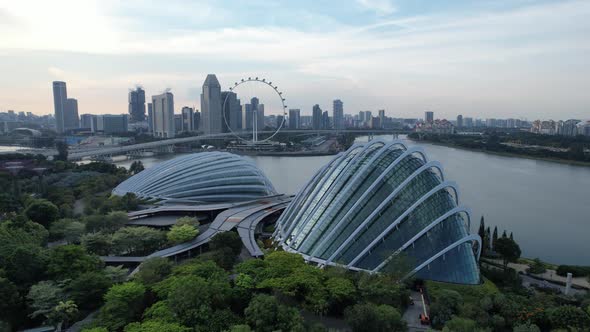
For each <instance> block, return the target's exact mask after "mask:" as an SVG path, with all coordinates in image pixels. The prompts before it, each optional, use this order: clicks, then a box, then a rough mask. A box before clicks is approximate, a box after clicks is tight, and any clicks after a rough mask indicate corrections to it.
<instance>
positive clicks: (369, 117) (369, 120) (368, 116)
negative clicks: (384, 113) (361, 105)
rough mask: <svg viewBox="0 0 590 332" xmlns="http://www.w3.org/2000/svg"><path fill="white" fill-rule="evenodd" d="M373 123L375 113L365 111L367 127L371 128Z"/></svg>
mask: <svg viewBox="0 0 590 332" xmlns="http://www.w3.org/2000/svg"><path fill="white" fill-rule="evenodd" d="M372 121H373V113H372V112H371V111H365V127H371V123H372Z"/></svg>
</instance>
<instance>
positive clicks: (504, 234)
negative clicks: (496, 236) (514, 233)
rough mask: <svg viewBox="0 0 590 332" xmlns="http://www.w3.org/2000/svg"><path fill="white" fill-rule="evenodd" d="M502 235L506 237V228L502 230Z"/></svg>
mask: <svg viewBox="0 0 590 332" xmlns="http://www.w3.org/2000/svg"><path fill="white" fill-rule="evenodd" d="M502 237H503V238H507V237H508V235H507V234H506V230H504V231H503V232H502Z"/></svg>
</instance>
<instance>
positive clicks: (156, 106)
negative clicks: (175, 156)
mask: <svg viewBox="0 0 590 332" xmlns="http://www.w3.org/2000/svg"><path fill="white" fill-rule="evenodd" d="M152 113H153V115H152V122H153V124H152V127H153V128H154V136H155V137H161V138H171V137H174V134H175V132H176V130H175V126H174V95H173V94H172V93H171V92H165V93H163V94H161V95H156V96H152Z"/></svg>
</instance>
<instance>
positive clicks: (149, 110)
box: [147, 103, 154, 135]
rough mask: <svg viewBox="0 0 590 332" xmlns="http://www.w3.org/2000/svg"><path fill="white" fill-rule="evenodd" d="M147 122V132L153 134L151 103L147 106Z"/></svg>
mask: <svg viewBox="0 0 590 332" xmlns="http://www.w3.org/2000/svg"><path fill="white" fill-rule="evenodd" d="M147 121H148V131H149V132H150V133H152V135H153V132H154V110H153V109H152V103H148V104H147Z"/></svg>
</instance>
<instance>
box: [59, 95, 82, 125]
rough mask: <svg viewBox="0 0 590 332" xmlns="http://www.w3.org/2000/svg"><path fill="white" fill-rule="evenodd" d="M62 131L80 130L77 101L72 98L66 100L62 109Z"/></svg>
mask: <svg viewBox="0 0 590 332" xmlns="http://www.w3.org/2000/svg"><path fill="white" fill-rule="evenodd" d="M63 118H64V130H70V129H78V128H80V118H79V117H78V101H77V100H76V99H74V98H68V99H66V107H65V109H64V114H63Z"/></svg>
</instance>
